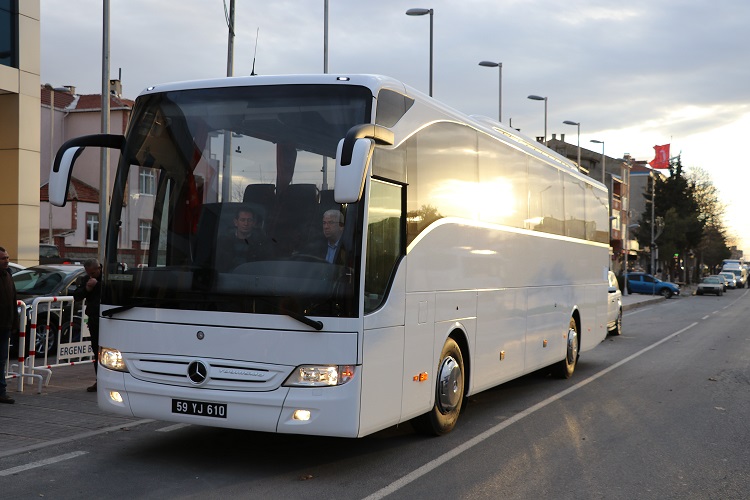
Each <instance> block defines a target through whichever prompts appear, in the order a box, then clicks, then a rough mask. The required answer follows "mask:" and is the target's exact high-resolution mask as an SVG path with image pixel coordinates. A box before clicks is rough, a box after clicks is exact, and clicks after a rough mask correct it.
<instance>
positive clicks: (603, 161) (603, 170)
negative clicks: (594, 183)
mask: <svg viewBox="0 0 750 500" xmlns="http://www.w3.org/2000/svg"><path fill="white" fill-rule="evenodd" d="M591 142H593V143H594V144H601V145H602V184H604V173H605V172H606V169H605V168H604V164H605V162H606V157H605V156H604V141H597V140H596V139H591Z"/></svg>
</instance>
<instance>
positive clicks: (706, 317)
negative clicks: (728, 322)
mask: <svg viewBox="0 0 750 500" xmlns="http://www.w3.org/2000/svg"><path fill="white" fill-rule="evenodd" d="M710 317H711V315H710V314H706V315H705V316H703V317H702V318H701V319H708V318H710Z"/></svg>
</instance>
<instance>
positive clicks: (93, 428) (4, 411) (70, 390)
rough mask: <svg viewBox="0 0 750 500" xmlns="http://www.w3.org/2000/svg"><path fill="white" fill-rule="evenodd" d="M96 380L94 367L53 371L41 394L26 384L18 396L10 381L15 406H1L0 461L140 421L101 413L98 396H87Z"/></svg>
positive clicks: (83, 365) (91, 393) (14, 384)
mask: <svg viewBox="0 0 750 500" xmlns="http://www.w3.org/2000/svg"><path fill="white" fill-rule="evenodd" d="M95 380H96V378H95V376H94V367H93V366H92V365H91V364H81V365H73V366H62V367H58V368H54V369H53V371H52V377H51V378H50V382H49V385H47V386H44V387H43V388H42V394H39V393H37V385H36V384H24V385H25V387H24V390H23V392H17V391H16V387H17V386H16V383H17V381H16V379H9V380H8V395H9V396H10V397H12V398H13V399H15V400H16V402H15V404H12V405H9V404H0V458H2V457H5V456H10V455H15V454H17V453H21V452H25V451H30V450H33V449H35V448H37V447H41V446H43V445H44V444H45V443H49V442H50V441H64V440H68V439H70V438H71V437H72V436H76V435H82V434H84V435H85V434H95V433H96V432H97V431H99V432H101V431H102V430H103V429H107V428H119V427H126V426H127V425H128V424H130V423H133V422H138V421H140V419H136V418H126V417H120V416H117V415H111V414H108V413H104V412H103V411H101V410H100V409H99V407H98V406H97V403H96V393H95V392H86V388H87V387H88V386H90V385H91V384H93V383H94V381H95Z"/></svg>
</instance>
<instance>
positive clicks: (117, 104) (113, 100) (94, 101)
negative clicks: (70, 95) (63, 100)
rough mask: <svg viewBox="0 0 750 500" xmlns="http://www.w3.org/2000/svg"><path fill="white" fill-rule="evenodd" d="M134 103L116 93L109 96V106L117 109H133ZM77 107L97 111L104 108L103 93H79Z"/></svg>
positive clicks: (77, 108)
mask: <svg viewBox="0 0 750 500" xmlns="http://www.w3.org/2000/svg"><path fill="white" fill-rule="evenodd" d="M55 99H57V98H55ZM55 103H57V101H55ZM133 104H134V101H131V100H130V99H125V98H122V97H117V96H115V95H110V96H109V108H110V109H117V108H130V109H132V108H133ZM75 109H76V110H97V111H98V110H100V109H102V95H101V94H86V95H79V96H78V102H77V103H76V106H75Z"/></svg>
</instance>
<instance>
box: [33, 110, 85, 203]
mask: <svg viewBox="0 0 750 500" xmlns="http://www.w3.org/2000/svg"><path fill="white" fill-rule="evenodd" d="M55 101H57V99H55ZM48 186H49V183H47V184H45V185H43V186H42V187H41V189H40V190H39V201H49V190H48ZM73 200H77V201H82V202H86V203H99V190H98V189H96V188H95V187H93V186H91V185H89V184H86V183H85V182H83V181H81V180H78V179H76V178H75V177H71V179H70V189H68V197H67V198H66V201H73Z"/></svg>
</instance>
